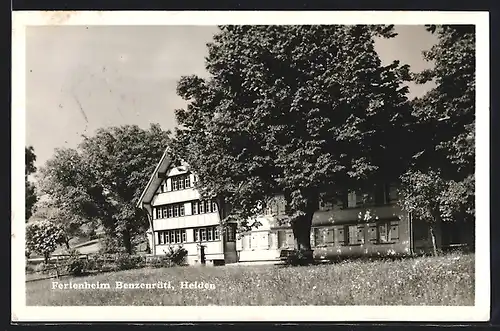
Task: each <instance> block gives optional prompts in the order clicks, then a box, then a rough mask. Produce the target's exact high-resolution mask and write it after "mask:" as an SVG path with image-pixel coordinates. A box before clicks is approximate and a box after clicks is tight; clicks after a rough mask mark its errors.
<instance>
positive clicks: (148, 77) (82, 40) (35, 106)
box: [26, 25, 436, 167]
mask: <svg viewBox="0 0 500 331" xmlns="http://www.w3.org/2000/svg"><path fill="white" fill-rule="evenodd" d="M216 32H217V27H215V26H213V27H212V26H88V27H85V26H37V27H28V28H27V30H26V145H27V146H33V147H34V149H35V153H36V155H37V162H36V166H37V167H40V166H42V165H43V164H44V163H45V162H46V161H47V160H48V159H50V158H51V156H52V155H53V153H54V149H55V148H59V147H71V148H74V147H76V146H77V145H78V144H79V143H80V142H81V140H82V137H81V135H82V134H86V135H92V133H93V132H94V131H95V130H96V129H98V128H100V127H109V126H117V125H124V124H137V125H139V126H140V127H142V128H148V127H149V124H150V123H159V124H160V125H161V126H162V128H163V129H173V128H174V127H175V125H176V121H175V115H174V111H175V109H178V108H183V107H184V106H185V105H186V103H185V102H184V101H183V100H182V99H181V98H180V97H179V96H177V95H176V85H177V81H178V80H179V78H180V77H181V76H183V75H191V74H196V75H201V76H206V75H207V74H206V71H205V64H204V61H205V60H204V58H205V56H206V55H207V48H206V43H207V42H210V41H211V39H212V36H213V35H214V34H215V33H216ZM396 32H397V33H398V36H397V37H395V38H393V39H389V40H387V39H382V40H378V41H377V42H376V49H377V52H378V53H379V55H380V57H381V59H382V61H383V63H389V62H391V61H393V60H396V59H399V60H400V61H401V62H402V63H406V64H409V65H410V67H411V70H412V71H420V70H422V69H425V68H428V67H430V66H431V64H430V63H427V62H425V61H424V60H423V58H422V51H423V50H427V49H429V48H430V47H432V45H433V44H434V43H435V42H436V39H435V36H433V35H431V34H430V33H428V32H427V31H425V29H424V27H423V26H410V25H405V26H396ZM428 88H429V86H428V85H427V86H416V85H410V93H411V95H412V96H419V95H422V94H423V93H425V91H426V90H427V89H428Z"/></svg>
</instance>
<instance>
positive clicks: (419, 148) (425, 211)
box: [402, 25, 476, 222]
mask: <svg viewBox="0 0 500 331" xmlns="http://www.w3.org/2000/svg"><path fill="white" fill-rule="evenodd" d="M427 29H428V30H429V31H430V32H431V33H436V34H437V37H438V43H437V44H436V45H434V46H433V47H432V48H431V49H430V50H429V51H426V52H424V59H425V60H427V61H431V62H433V63H434V66H433V68H432V69H428V70H424V71H423V72H421V73H418V74H416V75H415V80H416V82H418V83H426V82H428V81H433V82H434V83H435V84H436V86H435V87H434V88H433V89H431V90H430V91H428V92H427V93H426V94H425V95H424V96H423V97H422V98H417V99H415V100H414V101H413V102H412V109H413V113H412V115H413V120H412V125H411V126H410V128H411V130H412V135H413V139H412V141H413V143H412V148H414V149H413V153H414V155H413V162H412V164H411V167H410V169H408V172H407V173H406V174H405V175H404V176H403V185H406V187H403V188H402V197H403V200H406V201H404V202H403V206H404V207H405V209H406V210H409V211H412V212H414V213H416V214H417V215H418V217H421V218H423V219H426V220H428V221H430V222H435V221H436V220H443V221H456V220H460V219H461V220H471V221H473V220H474V214H475V207H474V191H475V187H474V183H475V181H474V169H475V144H474V143H475V141H474V139H475V134H474V130H475V86H476V84H475V29H474V26H467V25H458V26H456V25H444V26H428V27H427ZM412 176H413V177H414V178H412Z"/></svg>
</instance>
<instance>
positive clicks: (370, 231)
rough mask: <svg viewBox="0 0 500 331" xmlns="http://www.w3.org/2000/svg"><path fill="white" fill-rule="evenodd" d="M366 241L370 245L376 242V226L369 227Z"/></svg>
mask: <svg viewBox="0 0 500 331" xmlns="http://www.w3.org/2000/svg"><path fill="white" fill-rule="evenodd" d="M368 240H369V241H370V242H372V243H376V242H377V226H376V225H371V226H370V227H369V228H368Z"/></svg>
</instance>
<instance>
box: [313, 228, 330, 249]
mask: <svg viewBox="0 0 500 331" xmlns="http://www.w3.org/2000/svg"><path fill="white" fill-rule="evenodd" d="M333 239H334V230H333V228H315V229H314V242H315V244H316V245H327V244H332V243H333V242H334V240H333Z"/></svg>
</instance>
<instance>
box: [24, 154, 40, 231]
mask: <svg viewBox="0 0 500 331" xmlns="http://www.w3.org/2000/svg"><path fill="white" fill-rule="evenodd" d="M35 161H36V155H35V150H34V149H33V147H32V146H29V147H26V148H25V171H24V182H25V189H26V193H25V194H26V199H25V213H26V214H25V218H26V221H28V219H29V218H30V217H31V215H33V212H34V209H35V204H36V202H37V201H38V197H37V195H36V188H35V185H34V184H33V183H32V182H31V181H30V180H29V179H28V176H29V175H31V174H33V173H34V172H35V171H36V166H35Z"/></svg>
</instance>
